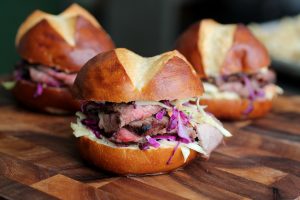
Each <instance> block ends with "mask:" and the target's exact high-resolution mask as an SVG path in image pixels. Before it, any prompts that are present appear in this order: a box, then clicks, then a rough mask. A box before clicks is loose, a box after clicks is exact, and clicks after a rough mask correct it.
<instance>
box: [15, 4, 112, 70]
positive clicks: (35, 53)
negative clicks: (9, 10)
mask: <svg viewBox="0 0 300 200" xmlns="http://www.w3.org/2000/svg"><path fill="white" fill-rule="evenodd" d="M16 47H17V51H18V53H19V54H20V56H21V57H22V58H23V59H25V60H26V61H28V62H29V63H34V64H42V65H45V66H49V67H55V68H56V69H59V70H63V71H66V72H77V71H79V69H80V68H81V67H82V66H83V65H84V63H85V62H86V61H88V60H89V59H90V58H92V57H93V56H95V55H96V54H98V53H99V52H103V51H107V50H110V49H113V48H114V43H113V41H112V40H111V38H110V37H109V35H108V34H107V33H106V32H105V31H104V30H103V28H102V27H101V26H100V24H99V23H98V22H97V20H96V19H95V18H94V17H93V16H92V15H91V14H90V13H88V12H87V11H86V10H85V9H83V8H82V7H80V6H79V5H77V4H73V5H71V6H70V7H69V8H67V9H66V10H65V11H64V12H62V13H60V14H59V15H51V14H48V13H45V12H43V11H40V10H36V11H34V12H33V13H32V14H31V15H30V16H29V17H28V18H27V19H26V20H25V21H24V22H23V24H22V25H21V26H20V28H19V30H18V33H17V36H16Z"/></svg>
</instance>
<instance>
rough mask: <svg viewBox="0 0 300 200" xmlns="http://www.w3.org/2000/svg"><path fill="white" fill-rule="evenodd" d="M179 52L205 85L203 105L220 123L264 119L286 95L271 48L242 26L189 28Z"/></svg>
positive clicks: (208, 22)
mask: <svg viewBox="0 0 300 200" xmlns="http://www.w3.org/2000/svg"><path fill="white" fill-rule="evenodd" d="M176 49H177V50H178V51H179V52H181V53H182V54H183V55H184V56H185V57H186V58H187V60H188V61H189V62H190V63H191V64H192V65H193V67H194V68H195V70H196V71H197V73H198V75H199V77H200V78H201V79H202V81H203V86H204V91H205V92H204V95H203V96H202V97H201V102H202V103H203V104H205V105H207V106H208V107H207V111H208V112H210V113H213V114H214V115H215V116H216V117H217V118H221V119H228V120H238V119H251V118H258V117H261V116H264V115H265V114H266V113H267V112H269V111H270V109H271V107H272V99H273V98H274V97H275V96H276V95H277V94H278V93H282V90H281V89H280V88H279V87H278V86H276V85H275V84H274V82H275V74H274V72H273V71H272V70H269V68H268V67H269V65H270V57H269V54H268V52H267V50H266V48H265V47H264V46H263V45H262V44H261V43H260V42H259V41H258V40H257V39H256V38H255V37H254V35H253V34H252V33H251V32H250V30H249V29H248V28H247V27H246V26H244V25H241V24H228V25H223V24H219V23H217V22H216V21H214V20H211V19H204V20H202V21H200V22H197V23H195V24H193V25H192V26H191V27H189V28H188V29H187V30H186V31H185V32H184V33H183V34H182V35H181V36H180V37H179V38H178V40H177V42H176Z"/></svg>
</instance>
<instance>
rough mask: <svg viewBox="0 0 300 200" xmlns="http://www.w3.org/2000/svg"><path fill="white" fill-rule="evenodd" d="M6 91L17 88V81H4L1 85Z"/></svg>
mask: <svg viewBox="0 0 300 200" xmlns="http://www.w3.org/2000/svg"><path fill="white" fill-rule="evenodd" d="M1 84H2V86H3V87H4V89H6V90H12V89H13V88H14V87H15V86H16V81H4V82H2V83H1Z"/></svg>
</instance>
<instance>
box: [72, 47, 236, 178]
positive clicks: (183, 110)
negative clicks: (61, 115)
mask: <svg viewBox="0 0 300 200" xmlns="http://www.w3.org/2000/svg"><path fill="white" fill-rule="evenodd" d="M72 91H73V94H74V97H76V98H77V99H79V100H81V101H82V102H83V104H82V109H81V112H77V122H76V123H71V127H72V129H73V133H74V135H75V137H76V138H78V148H79V151H80V153H81V155H82V156H83V158H84V159H86V160H87V161H89V162H90V163H92V164H94V165H95V166H98V167H99V168H101V169H103V170H105V171H109V172H112V173H116V174H122V175H134V174H157V173H166V172H169V171H172V170H175V169H177V168H179V167H181V166H183V165H186V164H187V163H189V162H190V161H192V160H193V159H195V158H196V157H197V155H199V156H200V157H202V158H204V159H208V157H209V155H210V153H211V152H212V151H213V150H214V149H215V148H216V147H217V146H218V145H219V144H220V143H221V142H222V141H223V137H224V136H226V137H229V136H231V134H230V133H229V132H228V131H227V130H226V129H225V128H223V126H222V124H221V123H220V122H219V121H218V120H217V119H216V118H214V117H213V116H212V115H210V114H208V113H206V112H205V111H204V106H202V105H200V104H199V101H198V100H199V97H200V96H201V95H202V92H203V87H202V83H201V80H200V79H199V78H198V76H197V74H196V71H195V70H194V69H193V68H192V66H191V64H190V63H189V62H188V61H187V60H186V59H185V57H184V56H182V55H181V54H180V53H179V52H178V51H176V50H175V51H170V52H166V53H163V54H160V55H157V56H155V57H150V58H144V57H141V56H139V55H137V54H135V53H133V52H132V51H129V50H127V49H123V48H118V49H115V50H112V51H108V52H103V53H101V54H99V55H97V56H96V57H94V58H92V59H91V60H90V61H88V62H87V63H86V64H85V65H84V67H83V68H82V69H81V70H80V71H79V73H78V75H77V77H76V79H75V82H74V85H73V88H72Z"/></svg>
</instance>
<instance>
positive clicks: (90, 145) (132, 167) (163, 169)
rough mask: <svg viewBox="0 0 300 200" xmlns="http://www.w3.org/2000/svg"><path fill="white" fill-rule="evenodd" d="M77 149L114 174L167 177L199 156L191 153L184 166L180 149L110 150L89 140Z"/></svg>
mask: <svg viewBox="0 0 300 200" xmlns="http://www.w3.org/2000/svg"><path fill="white" fill-rule="evenodd" d="M78 148H79V151H80V153H81V155H82V156H83V158H84V159H85V160H87V161H88V162H90V163H92V164H93V165H95V166H97V167H99V168H101V169H103V170H105V171H109V172H112V173H115V174H120V175H141V174H158V173H167V172H170V171H172V170H175V169H177V168H179V167H182V166H184V165H186V164H188V163H189V162H190V161H192V160H193V159H195V158H196V157H197V155H198V153H197V152H196V151H194V150H190V154H189V157H188V158H187V160H186V161H185V162H184V157H183V155H182V153H181V149H180V148H178V149H177V150H176V151H175V154H174V156H173V157H172V160H171V161H170V163H169V164H167V162H168V160H169V158H170V157H171V155H172V154H173V151H174V147H163V148H162V147H160V148H157V149H152V148H151V149H148V150H140V149H138V148H124V147H111V146H109V145H106V144H101V143H98V142H96V141H94V140H91V139H89V138H88V137H86V136H83V137H80V138H79V139H78Z"/></svg>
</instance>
